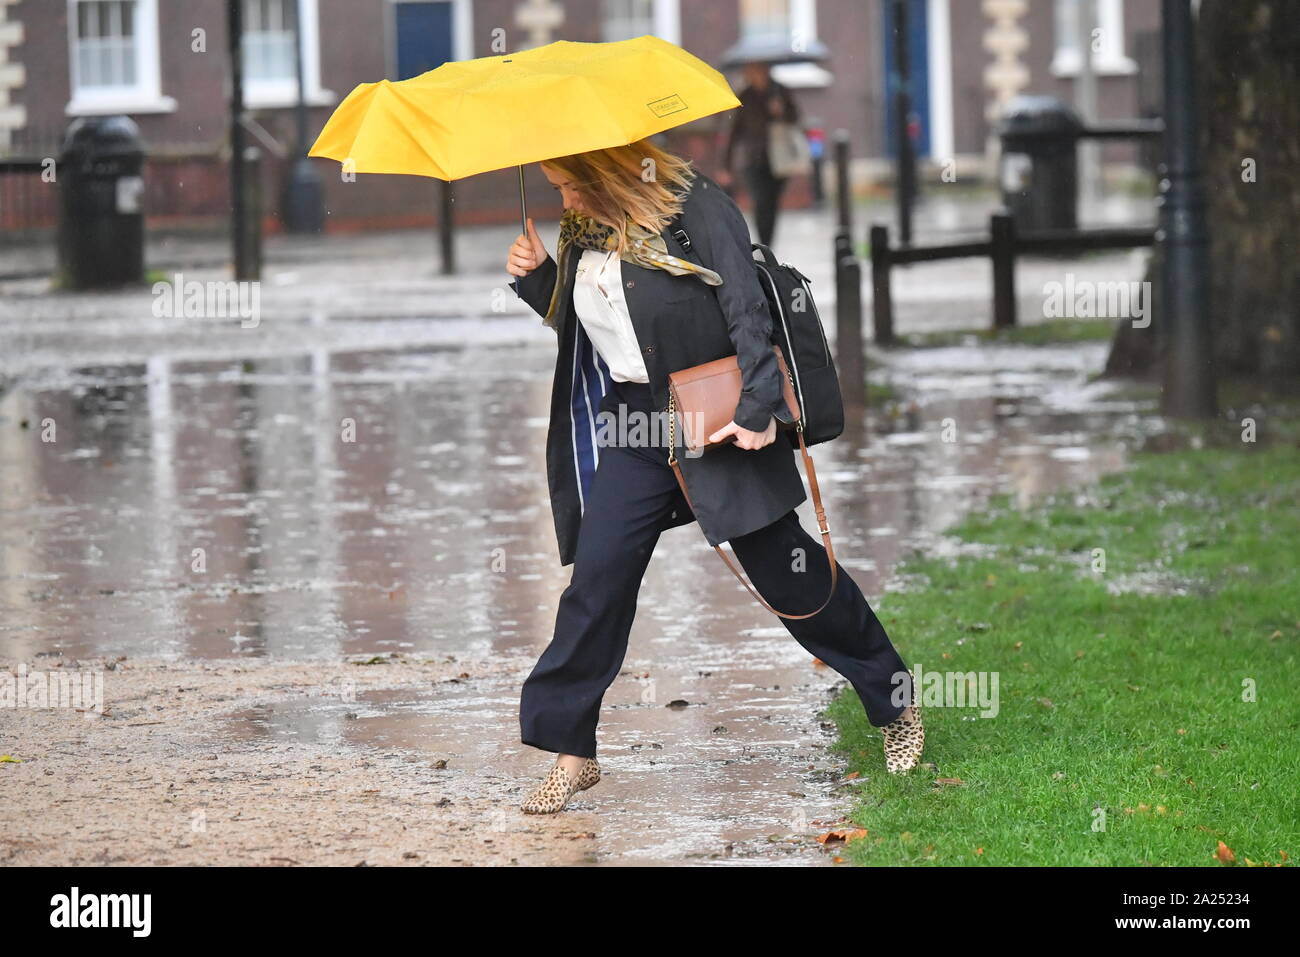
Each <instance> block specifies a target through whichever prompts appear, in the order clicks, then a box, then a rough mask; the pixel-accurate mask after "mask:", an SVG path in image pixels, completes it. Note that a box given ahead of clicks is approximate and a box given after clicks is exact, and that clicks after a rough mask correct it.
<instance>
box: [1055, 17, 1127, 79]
mask: <svg viewBox="0 0 1300 957" xmlns="http://www.w3.org/2000/svg"><path fill="white" fill-rule="evenodd" d="M1080 2H1081V0H1055V3H1054V6H1055V17H1056V55H1055V56H1053V57H1052V67H1051V70H1052V73H1053V74H1054V75H1056V76H1077V75H1078V73H1079V66H1080V65H1081V63H1082V60H1081V59H1080V54H1079V4H1080ZM1093 9H1094V11H1095V12H1096V17H1097V20H1096V23H1095V24H1094V25H1093V37H1094V39H1093V40H1092V41H1090V42H1091V44H1092V47H1093V49H1092V68H1093V71H1094V72H1096V73H1105V74H1127V73H1136V72H1137V63H1136V62H1134V61H1133V59H1132V58H1130V57H1128V56H1126V55H1125V54H1124V0H1093Z"/></svg>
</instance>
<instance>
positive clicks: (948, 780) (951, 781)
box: [934, 778, 966, 787]
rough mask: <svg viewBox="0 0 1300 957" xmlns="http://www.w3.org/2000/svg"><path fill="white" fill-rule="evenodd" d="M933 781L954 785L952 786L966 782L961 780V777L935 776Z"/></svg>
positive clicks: (958, 785)
mask: <svg viewBox="0 0 1300 957" xmlns="http://www.w3.org/2000/svg"><path fill="white" fill-rule="evenodd" d="M934 783H935V784H950V785H954V786H956V787H960V786H962V785H963V784H965V783H966V782H965V781H963V780H962V779H961V778H935V779H934Z"/></svg>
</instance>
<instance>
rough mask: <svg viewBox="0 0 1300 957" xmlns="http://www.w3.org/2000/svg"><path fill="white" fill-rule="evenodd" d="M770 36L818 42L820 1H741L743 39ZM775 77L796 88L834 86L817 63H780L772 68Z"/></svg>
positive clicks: (741, 34)
mask: <svg viewBox="0 0 1300 957" xmlns="http://www.w3.org/2000/svg"><path fill="white" fill-rule="evenodd" d="M768 36H775V37H779V38H781V39H784V40H788V41H791V42H799V41H803V42H808V43H811V42H812V41H813V40H816V39H817V2H816V0H740V38H741V39H742V40H749V39H755V40H760V39H762V38H764V37H768ZM772 76H773V77H774V78H775V79H776V81H777V82H778V83H782V84H784V85H785V86H788V87H790V88H792V89H795V88H800V87H818V86H830V84H831V80H832V79H834V78H833V77H832V75H831V74H830V73H828V72H827V71H826V70H824V69H823V68H822V67H821V66H819V65H818V64H816V63H782V64H778V65H776V66H774V67H772Z"/></svg>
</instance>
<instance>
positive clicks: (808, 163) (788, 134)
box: [767, 120, 812, 177]
mask: <svg viewBox="0 0 1300 957" xmlns="http://www.w3.org/2000/svg"><path fill="white" fill-rule="evenodd" d="M767 159H768V163H769V165H771V167H772V175H773V176H777V177H784V176H801V175H803V174H805V173H811V172H812V150H811V149H810V148H809V146H808V137H807V136H806V135H804V131H803V129H802V128H801V127H799V126H798V125H797V124H794V123H790V122H788V121H786V120H770V121H768V124H767Z"/></svg>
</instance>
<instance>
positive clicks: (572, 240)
mask: <svg viewBox="0 0 1300 957" xmlns="http://www.w3.org/2000/svg"><path fill="white" fill-rule="evenodd" d="M626 228H627V240H628V242H627V248H626V249H625V250H623V254H622V255H621V256H620V257H619V259H621V260H622V261H624V262H630V263H636V264H637V265H638V266H645V267H646V268H647V269H662V270H664V271H665V272H670V273H672V274H673V275H674V276H681V275H684V274H686V273H691V274H694V275H695V276H697V277H698V278H699V279H700V280H701V281H702V282H706V283H708V284H709V285H710V286H721V285H722V277H721V276H719V275H718V274H717V273H716V272H714V271H713V270H712V269H708V268H706V267H704V266H697V265H696V264H695V263H693V262H689V261H687V260H685V259H681V258H679V257H677V256H674V255H673V254H672V253H670V252H668V244H667V243H666V242H664V238H663V236H661V235H659V234H658V233H651V232H650V231H649V230H647V229H645V228H644V227H642V226H641V225H639V224H637V223H634V222H632V221H631V220H630V219H629V220H628V221H627V227H626ZM617 245H618V237H617V236H616V235H615V233H614V227H612V226H606V225H604V224H603V223H598V222H596V221H595V220H594V219H592V218H591V217H589V216H586V215H584V214H583V213H580V212H578V211H577V210H574V209H566V210H565V211H564V215H563V216H562V217H561V218H560V241H559V255H558V256H557V257H556V265H557V266H558V269H559V272H558V277H559V278H558V279H557V281H556V283H555V291H554V292H553V293H552V294H551V304H550V306H549V307H548V308H547V310H546V318H545V319H543V320H542V324H543V325H547V326H550V327H552V328H554V327H555V318H556V313H557V312H558V310H559V307H560V303H562V302H564V301H565V299H566V298H567V297H568V295H569V289H568V285H569V270H568V262H569V256H570V255H571V254H572V250H573V247H574V246H578V247H580V248H582V249H603V250H610V249H613V248H614V247H615V246H617ZM562 286H563V287H564V288H561V287H562Z"/></svg>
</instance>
